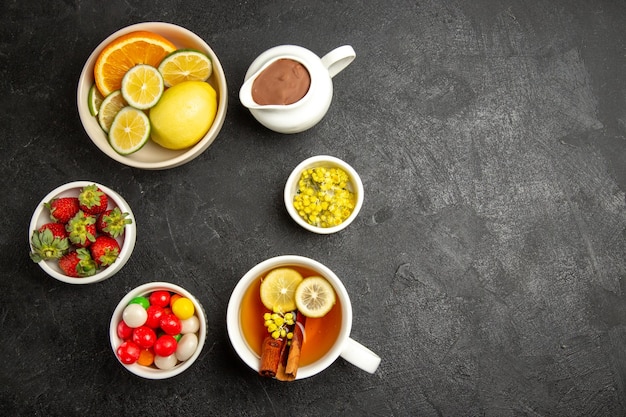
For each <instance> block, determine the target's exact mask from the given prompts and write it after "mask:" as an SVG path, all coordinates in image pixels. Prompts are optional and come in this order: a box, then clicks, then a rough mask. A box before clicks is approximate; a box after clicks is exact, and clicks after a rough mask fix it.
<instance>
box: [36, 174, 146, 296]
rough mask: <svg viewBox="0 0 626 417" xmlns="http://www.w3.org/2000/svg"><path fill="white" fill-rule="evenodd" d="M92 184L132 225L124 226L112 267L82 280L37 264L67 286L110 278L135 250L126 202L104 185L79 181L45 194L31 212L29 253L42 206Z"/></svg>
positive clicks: (133, 227)
mask: <svg viewBox="0 0 626 417" xmlns="http://www.w3.org/2000/svg"><path fill="white" fill-rule="evenodd" d="M92 184H95V185H96V186H98V187H99V188H100V189H101V190H102V191H104V193H105V194H107V196H109V198H110V199H111V200H113V202H114V203H115V205H116V206H117V207H119V208H120V210H121V211H122V213H128V218H129V219H131V220H132V223H130V224H127V225H126V226H125V230H124V242H123V244H122V245H121V249H120V254H119V256H118V258H117V260H116V261H115V262H114V263H113V265H111V266H109V267H107V268H105V269H103V270H102V271H100V272H98V273H96V274H95V275H93V276H90V277H84V278H74V277H68V276H67V275H64V274H62V273H60V272H58V271H57V270H55V269H53V268H52V267H51V266H50V265H49V264H48V262H53V261H40V262H38V263H37V264H38V265H39V267H40V268H41V269H43V270H44V272H46V273H47V274H48V275H50V276H51V277H52V278H54V279H57V280H59V281H62V282H65V283H68V284H78V285H84V284H93V283H96V282H100V281H104V280H105V279H108V278H111V277H112V276H113V275H115V274H116V273H117V272H118V271H119V270H121V269H122V267H124V265H126V263H127V262H128V260H129V259H130V257H131V255H132V253H133V249H134V248H135V242H136V239H137V224H136V220H135V216H134V214H133V211H132V210H131V208H130V205H129V204H128V203H127V202H126V200H125V199H124V198H123V197H122V196H121V195H120V194H118V193H117V192H115V191H114V190H112V189H111V188H109V187H107V186H106V185H102V184H100V183H98V182H95V181H85V180H80V181H72V182H69V183H66V184H63V185H60V186H58V187H56V188H55V189H54V190H52V191H50V192H49V193H48V194H46V196H45V197H44V198H43V199H42V200H41V201H40V202H39V204H38V205H37V207H36V208H35V210H34V211H33V215H32V217H31V220H30V223H29V229H28V245H29V249H30V251H31V252H32V250H33V246H32V241H31V238H32V235H33V231H34V230H36V229H37V228H38V227H37V223H39V219H40V218H41V216H45V211H46V210H47V209H46V208H45V206H44V203H48V202H50V200H52V199H53V198H55V197H57V196H59V195H62V194H64V193H66V192H69V191H71V190H73V189H80V188H82V187H85V186H87V185H92ZM50 221H52V220H50Z"/></svg>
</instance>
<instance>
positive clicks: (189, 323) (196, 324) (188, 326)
mask: <svg viewBox="0 0 626 417" xmlns="http://www.w3.org/2000/svg"><path fill="white" fill-rule="evenodd" d="M180 324H181V329H180V332H181V333H182V334H185V333H195V332H197V331H198V330H200V320H198V316H191V317H189V318H188V319H187V320H181V321H180Z"/></svg>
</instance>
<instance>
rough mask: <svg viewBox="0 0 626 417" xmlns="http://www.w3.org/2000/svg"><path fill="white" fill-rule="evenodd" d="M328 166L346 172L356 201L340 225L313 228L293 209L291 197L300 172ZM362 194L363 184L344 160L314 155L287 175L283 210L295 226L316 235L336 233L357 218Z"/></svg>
mask: <svg viewBox="0 0 626 417" xmlns="http://www.w3.org/2000/svg"><path fill="white" fill-rule="evenodd" d="M328 165H330V166H335V167H339V168H341V169H343V170H344V171H346V172H347V174H348V175H349V176H350V182H351V184H352V186H353V187H354V190H353V191H354V192H355V193H356V195H357V196H356V197H357V200H356V204H355V206H354V210H352V213H351V214H350V216H348V218H347V219H346V220H344V221H343V222H342V223H341V224H339V225H337V226H333V227H319V226H314V225H312V224H309V223H307V222H306V221H305V220H304V219H303V218H302V217H300V215H299V214H298V212H297V211H296V209H295V208H294V207H293V196H294V193H295V190H296V184H297V183H298V180H299V179H300V175H301V173H302V171H304V170H305V169H308V168H312V167H318V166H328ZM364 194H365V188H364V187H363V182H362V181H361V177H360V176H359V174H358V173H357V172H356V170H355V169H354V168H353V167H352V166H351V165H350V164H348V163H347V162H345V161H344V160H342V159H340V158H337V157H335V156H330V155H316V156H312V157H310V158H307V159H305V160H304V161H302V162H300V163H299V164H298V165H297V166H296V167H295V168H294V169H293V171H291V174H290V175H289V177H288V178H287V182H286V183H285V191H284V201H285V208H286V209H287V212H288V213H289V215H290V216H291V218H292V219H293V220H294V221H295V222H296V223H297V224H299V225H300V226H302V227H303V228H304V229H306V230H308V231H310V232H314V233H318V234H331V233H336V232H339V231H341V230H343V229H345V228H346V227H348V226H349V225H350V224H351V223H352V222H353V221H354V219H356V218H357V216H358V215H359V212H360V211H361V208H362V207H363V201H364V198H365V196H364Z"/></svg>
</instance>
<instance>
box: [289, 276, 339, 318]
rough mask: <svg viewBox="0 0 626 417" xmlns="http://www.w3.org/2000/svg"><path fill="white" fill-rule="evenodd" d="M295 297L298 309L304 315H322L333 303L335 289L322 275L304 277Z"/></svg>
mask: <svg viewBox="0 0 626 417" xmlns="http://www.w3.org/2000/svg"><path fill="white" fill-rule="evenodd" d="M295 297H296V307H297V308H298V311H299V312H300V313H302V314H303V315H305V316H306V317H323V316H325V315H326V313H328V312H329V311H330V310H331V308H333V306H334V305H335V290H334V289H333V286H332V285H330V283H329V282H328V281H326V280H325V279H324V278H322V277H308V278H305V279H304V280H303V281H302V282H301V283H300V285H298V288H297V289H296V294H295Z"/></svg>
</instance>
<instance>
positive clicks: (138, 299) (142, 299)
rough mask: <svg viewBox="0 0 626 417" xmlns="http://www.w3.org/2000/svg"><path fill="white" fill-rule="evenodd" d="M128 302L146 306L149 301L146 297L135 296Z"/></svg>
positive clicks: (148, 304)
mask: <svg viewBox="0 0 626 417" xmlns="http://www.w3.org/2000/svg"><path fill="white" fill-rule="evenodd" d="M128 304H139V305H140V306H142V307H143V308H148V306H150V301H148V299H147V298H146V297H141V296H139V297H135V298H133V299H132V300H130V301H129V302H128Z"/></svg>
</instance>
